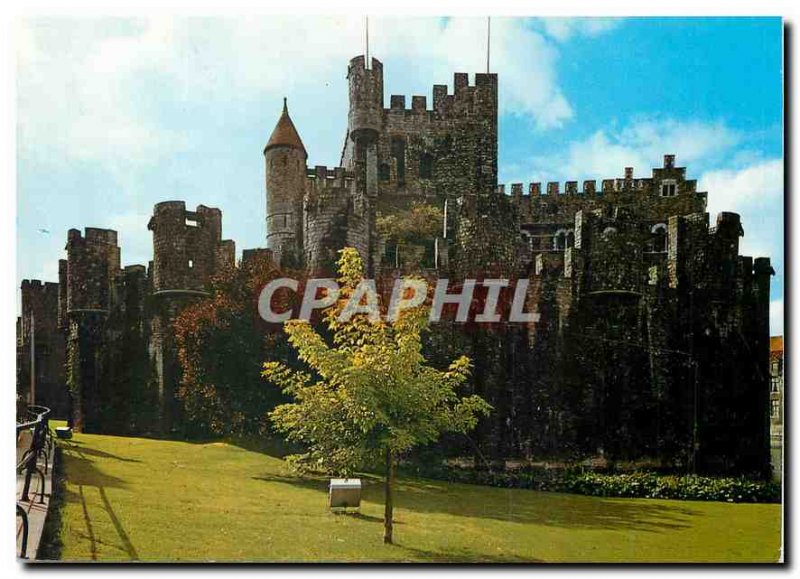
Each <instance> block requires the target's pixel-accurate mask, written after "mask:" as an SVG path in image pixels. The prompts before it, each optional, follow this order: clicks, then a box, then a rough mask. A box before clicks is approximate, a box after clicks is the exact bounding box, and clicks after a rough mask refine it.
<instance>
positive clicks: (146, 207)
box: [17, 16, 783, 333]
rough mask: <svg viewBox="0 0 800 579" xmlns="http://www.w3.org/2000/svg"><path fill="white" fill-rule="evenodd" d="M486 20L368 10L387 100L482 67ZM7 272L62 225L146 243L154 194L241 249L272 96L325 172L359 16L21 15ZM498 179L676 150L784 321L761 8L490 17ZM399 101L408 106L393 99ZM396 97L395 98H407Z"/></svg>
mask: <svg viewBox="0 0 800 579" xmlns="http://www.w3.org/2000/svg"><path fill="white" fill-rule="evenodd" d="M485 28H486V22H485V19H474V18H457V19H456V18H454V19H428V18H425V19H423V18H420V19H409V18H403V19H399V18H398V19H371V20H370V37H371V45H370V51H371V53H372V54H373V55H374V56H375V57H377V58H379V59H380V60H382V61H383V63H384V76H385V89H386V96H385V102H386V103H388V97H389V95H390V94H405V95H412V94H423V95H428V98H429V102H430V98H431V87H432V85H433V84H442V83H445V82H446V83H447V84H449V85H450V86H451V88H452V78H453V76H452V75H453V72H456V71H463V72H470V73H473V72H482V71H483V70H484V69H485V59H486V52H485V51H486V37H485ZM17 49H18V56H17V63H18V72H17V99H18V103H17V104H18V107H17V110H18V117H17V123H18V141H17V143H18V156H17V170H18V176H17V195H18V215H17V227H18V245H17V285H19V282H20V281H21V280H22V279H23V278H39V279H45V280H52V281H56V280H57V262H58V259H59V258H60V257H63V254H64V251H63V249H64V244H65V242H66V232H67V230H68V229H69V228H71V227H75V228H81V229H82V228H83V227H86V226H94V227H109V228H113V229H116V230H118V231H119V235H120V244H121V246H122V259H123V264H131V263H146V262H147V261H148V260H149V259H150V257H151V253H152V245H151V243H152V242H151V238H150V235H149V232H148V231H147V220H148V218H149V215H150V213H151V211H152V207H153V205H154V204H155V203H157V202H159V201H163V200H167V199H182V200H185V201H186V202H187V205H188V206H189V207H194V206H196V205H197V204H200V203H203V204H206V205H210V206H216V207H219V208H221V209H222V211H223V235H224V236H225V237H227V238H232V239H234V240H235V241H236V245H237V250H238V251H239V252H241V250H242V249H243V248H249V247H259V246H263V245H264V236H265V226H264V212H265V197H264V185H263V157H262V154H261V151H262V149H263V146H264V143H265V142H266V139H267V138H268V137H269V134H270V132H271V130H272V128H273V126H274V124H275V122H276V120H277V118H278V115H279V113H280V108H281V104H282V97H283V96H287V97H288V98H289V109H290V112H291V114H292V117H293V119H294V121H295V124H296V125H297V127H298V130H299V131H300V134H301V136H302V138H303V140H304V143H305V145H306V149H307V150H308V151H309V164H311V165H315V164H320V165H329V166H333V165H336V164H337V163H338V161H339V153H340V151H341V146H342V140H343V137H344V130H345V124H346V113H347V100H346V79H345V74H346V67H347V61H348V59H349V58H350V57H352V56H355V55H357V54H359V53H361V52H363V19H361V18H318V19H315V18H310V17H303V18H296V19H293V18H290V17H275V16H272V17H263V18H238V19H219V18H213V19H212V18H191V19H168V18H161V19H154V20H146V19H80V20H78V19H33V20H24V21H21V22H20V23H19V26H18V30H17ZM491 52H492V70H493V72H497V73H498V74H499V86H500V143H499V145H500V179H501V182H508V183H510V182H530V181H547V180H558V181H562V182H563V181H565V180H579V179H584V178H598V179H600V178H610V177H616V176H620V175H621V174H622V172H623V167H625V166H633V167H634V168H635V172H636V174H637V175H642V176H649V174H650V168H651V167H653V166H660V163H661V157H662V155H663V154H664V153H675V154H676V155H677V160H678V164H679V165H685V166H687V168H688V173H689V175H690V177H691V178H697V179H698V180H699V186H700V188H701V189H702V190H707V191H708V192H709V212H710V213H711V218H712V220H713V219H714V215H715V214H716V213H717V212H719V211H722V210H729V211H736V212H739V213H741V214H742V218H743V224H744V230H745V237H744V238H743V239H742V252H743V253H744V254H748V255H758V256H760V255H768V256H770V257H771V258H772V260H773V265H774V268H775V270H776V272H777V275H776V276H775V277H774V278H773V289H772V320H771V326H772V332H773V333H782V331H783V319H782V318H783V161H782V157H783V149H782V123H783V118H782V107H783V103H782V98H783V97H782V59H781V54H782V27H781V21H780V19H777V18H741V19H731V18H705V19H679V18H648V19H643V18H642V19H625V20H613V19H547V20H539V19H528V20H522V19H501V18H493V19H492V50H491ZM408 100H410V99H408ZM408 100H407V102H408Z"/></svg>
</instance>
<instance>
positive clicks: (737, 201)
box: [698, 159, 783, 270]
mask: <svg viewBox="0 0 800 579" xmlns="http://www.w3.org/2000/svg"><path fill="white" fill-rule="evenodd" d="M698 186H699V187H700V188H701V189H702V190H704V191H708V212H709V214H710V216H711V220H712V222H713V220H714V218H715V216H716V215H717V213H719V212H721V211H731V212H734V213H739V214H740V215H741V217H742V226H743V228H744V232H745V234H744V237H743V238H742V240H741V245H740V248H741V252H742V254H744V255H752V256H754V257H760V256H767V257H771V258H772V260H773V267H774V268H775V269H776V270H778V269H780V268H782V267H783V160H782V159H770V160H764V161H760V162H757V163H755V164H753V165H750V166H748V167H744V168H742V169H739V170H729V169H722V170H716V171H709V172H707V173H704V174H703V175H702V176H701V177H700V179H699V182H698Z"/></svg>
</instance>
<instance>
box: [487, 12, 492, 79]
mask: <svg viewBox="0 0 800 579" xmlns="http://www.w3.org/2000/svg"><path fill="white" fill-rule="evenodd" d="M491 47H492V17H491V16H487V17H486V74H489V56H490V54H491Z"/></svg>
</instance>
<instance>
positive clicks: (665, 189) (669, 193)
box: [661, 179, 678, 197]
mask: <svg viewBox="0 0 800 579" xmlns="http://www.w3.org/2000/svg"><path fill="white" fill-rule="evenodd" d="M677 194H678V184H677V183H676V182H675V181H674V180H672V179H670V180H664V181H662V182H661V196H662V197H675V195H677Z"/></svg>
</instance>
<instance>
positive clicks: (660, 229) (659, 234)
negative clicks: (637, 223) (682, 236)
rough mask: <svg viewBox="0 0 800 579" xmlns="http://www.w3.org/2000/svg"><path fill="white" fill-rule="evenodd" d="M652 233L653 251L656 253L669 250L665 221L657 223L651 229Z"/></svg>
mask: <svg viewBox="0 0 800 579" xmlns="http://www.w3.org/2000/svg"><path fill="white" fill-rule="evenodd" d="M650 234H651V243H652V247H653V251H654V252H656V253H664V252H665V251H667V226H666V225H665V224H663V223H657V224H656V225H653V227H652V229H650Z"/></svg>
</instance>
